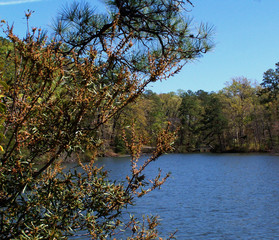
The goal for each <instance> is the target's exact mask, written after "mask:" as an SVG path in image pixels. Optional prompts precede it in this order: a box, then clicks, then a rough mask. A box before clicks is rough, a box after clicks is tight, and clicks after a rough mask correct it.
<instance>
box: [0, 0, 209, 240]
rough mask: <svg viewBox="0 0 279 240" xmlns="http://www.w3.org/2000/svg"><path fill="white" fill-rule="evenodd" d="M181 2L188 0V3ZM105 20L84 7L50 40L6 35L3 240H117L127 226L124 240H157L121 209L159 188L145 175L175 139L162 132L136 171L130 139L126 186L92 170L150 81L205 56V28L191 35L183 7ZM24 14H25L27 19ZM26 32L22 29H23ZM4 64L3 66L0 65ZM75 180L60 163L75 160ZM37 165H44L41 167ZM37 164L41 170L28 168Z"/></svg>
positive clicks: (152, 8) (141, 5)
mask: <svg viewBox="0 0 279 240" xmlns="http://www.w3.org/2000/svg"><path fill="white" fill-rule="evenodd" d="M186 2H188V1H186ZM107 4H108V6H109V8H110V9H111V11H110V14H107V15H105V16H103V15H100V14H96V13H95V12H94V11H93V10H91V9H90V7H89V5H88V4H79V3H75V4H74V5H72V6H70V7H69V8H65V11H64V13H62V15H61V17H60V18H59V19H58V22H57V26H56V37H57V38H56V39H55V40H52V41H49V42H48V41H47V39H46V37H45V35H44V34H43V33H42V31H41V30H36V29H32V32H31V33H30V32H28V34H27V36H26V38H25V39H24V40H21V39H19V38H18V37H16V36H15V35H14V34H13V28H12V27H9V26H7V29H6V30H5V32H6V33H7V37H8V41H9V44H8V45H9V54H8V55H7V56H3V55H1V61H0V63H1V64H2V63H3V62H7V63H10V66H13V67H12V68H2V65H1V85H2V87H1V106H2V110H1V113H2V114H1V127H2V129H1V130H2V134H3V136H2V139H1V146H2V147H3V153H2V154H1V163H0V186H1V187H0V211H1V213H0V233H1V238H3V239H63V238H67V237H68V236H70V235H74V234H75V233H76V232H77V231H80V230H86V231H87V233H88V234H89V235H90V236H91V237H92V238H93V239H106V238H107V237H115V234H117V232H118V231H119V230H121V229H122V228H124V229H125V228H129V227H131V226H132V236H131V239H154V238H158V232H157V231H156V229H155V227H156V225H157V221H156V218H150V219H147V222H148V224H147V225H146V224H145V225H144V224H143V225H141V226H142V228H140V227H138V226H140V225H139V224H138V223H137V222H136V221H135V220H134V219H133V218H132V219H131V220H130V221H129V222H127V223H122V222H121V221H120V218H119V216H120V215H121V213H122V211H123V209H124V208H126V207H127V206H128V205H131V204H133V202H134V201H133V200H134V198H135V197H141V196H143V195H145V194H147V193H148V192H150V191H152V190H154V189H156V188H158V187H160V186H161V185H162V184H163V183H164V181H165V180H166V178H167V177H168V175H167V176H165V177H162V178H161V173H160V172H159V173H158V176H157V177H155V179H154V180H150V181H148V180H146V181H143V179H144V170H145V169H146V167H147V166H149V165H150V163H152V162H153V161H155V160H156V159H157V158H158V157H159V156H160V155H161V154H163V153H164V152H165V151H170V150H171V149H172V145H173V143H174V134H173V133H170V131H169V126H167V127H166V129H165V130H161V131H160V133H159V134H158V137H157V140H156V148H155V151H154V153H153V154H152V155H151V157H150V158H149V159H147V160H146V161H145V162H144V163H143V165H141V166H139V165H138V159H139V157H140V151H141V147H142V144H143V141H142V140H141V139H142V138H141V137H140V136H137V134H135V129H134V128H132V129H131V131H130V138H127V137H126V138H125V144H126V147H127V148H128V149H129V150H130V152H131V174H130V176H127V179H126V180H127V182H126V183H117V182H113V181H109V180H108V179H107V173H106V172H104V171H103V170H102V169H98V168H96V167H95V166H94V160H95V158H96V155H97V153H98V149H99V148H100V146H101V144H102V142H103V141H104V140H105V139H103V138H102V132H103V131H104V129H105V126H106V124H107V123H109V121H110V120H111V119H112V118H113V117H114V116H116V115H117V114H118V113H120V112H121V111H122V110H123V109H124V108H125V107H126V106H127V105H129V104H130V103H132V102H134V101H135V100H136V99H137V98H138V97H139V96H140V95H141V94H142V93H143V92H144V90H145V87H146V86H147V85H148V84H149V83H151V82H154V81H158V80H162V79H166V78H168V77H169V76H172V75H173V74H175V73H176V72H177V71H179V70H180V69H181V67H182V66H183V65H184V64H185V63H186V62H187V61H188V60H189V59H194V58H196V57H199V56H200V55H201V54H202V53H204V52H206V51H207V50H209V49H210V45H209V44H210V41H209V35H208V32H206V31H205V29H204V28H201V29H200V30H198V32H197V33H192V32H190V25H189V22H187V21H186V20H185V19H184V17H183V16H182V14H181V12H180V11H182V10H184V9H183V7H184V6H185V5H183V1H176V0H175V1H158V0H145V1H133V0H128V1H119V0H117V1H107ZM31 13H32V12H28V13H27V14H26V18H27V20H29V18H30V15H31ZM27 23H28V21H27ZM5 57H6V58H7V60H5V61H4V60H3V59H4V58H5ZM86 151H90V152H91V154H92V161H91V162H90V163H89V164H86V165H84V164H82V163H81V161H79V166H80V167H81V168H82V169H83V172H82V173H78V172H76V171H64V170H63V169H62V168H61V165H60V164H59V160H64V159H66V158H67V157H73V156H74V157H75V158H77V159H81V158H82V154H83V153H84V152H86ZM42 161H44V162H42ZM37 163H43V164H42V165H40V166H35V165H36V164H37Z"/></svg>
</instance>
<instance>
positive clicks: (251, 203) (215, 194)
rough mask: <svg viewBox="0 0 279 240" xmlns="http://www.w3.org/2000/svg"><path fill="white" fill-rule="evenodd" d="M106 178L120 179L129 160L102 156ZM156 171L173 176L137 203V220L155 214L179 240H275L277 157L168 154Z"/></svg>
mask: <svg viewBox="0 0 279 240" xmlns="http://www.w3.org/2000/svg"><path fill="white" fill-rule="evenodd" d="M99 164H104V165H105V168H106V169H110V178H112V179H118V180H121V179H124V178H125V176H126V174H127V173H129V158H104V159H102V160H101V161H100V162H99ZM158 168H161V169H163V173H167V172H171V173H172V174H171V177H170V178H169V179H168V180H167V182H166V183H165V184H164V185H163V186H162V188H161V189H160V190H155V191H154V192H152V193H150V194H149V195H147V196H145V197H143V198H141V199H138V200H137V205H136V206H135V207H133V208H131V209H129V210H130V211H131V212H132V213H134V214H135V215H136V216H141V215H146V214H153V215H157V214H158V215H159V216H160V219H161V225H160V226H159V230H160V232H161V233H162V235H163V236H165V237H166V236H168V233H171V232H173V231H175V230H176V229H178V232H177V233H176V235H175V236H176V237H177V239H189V240H201V239H206V240H208V239H214V240H217V239H218V240H219V239H228V240H229V239H232V240H235V239H253V240H256V239H278V238H279V157H277V156H270V155H265V154H219V155H217V154H216V155H215V154H169V155H165V156H163V157H161V158H160V159H159V160H158V161H156V162H154V163H153V164H152V165H151V166H150V168H149V169H148V171H147V173H146V174H147V175H148V176H152V175H153V176H155V174H156V173H157V170H158Z"/></svg>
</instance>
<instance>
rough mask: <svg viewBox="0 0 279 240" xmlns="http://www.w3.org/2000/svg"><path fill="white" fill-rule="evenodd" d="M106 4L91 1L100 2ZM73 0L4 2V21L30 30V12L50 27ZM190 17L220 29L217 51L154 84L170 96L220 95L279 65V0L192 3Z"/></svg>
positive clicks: (36, 22) (34, 22)
mask: <svg viewBox="0 0 279 240" xmlns="http://www.w3.org/2000/svg"><path fill="white" fill-rule="evenodd" d="M99 1H100V0H91V1H90V0H89V2H91V3H92V5H94V4H98V3H99ZM67 2H71V0H0V19H5V20H7V21H8V22H9V23H10V24H12V23H14V29H15V30H14V32H15V33H16V34H18V35H23V34H24V33H25V32H26V24H25V18H24V12H25V11H27V10H28V9H31V10H33V11H35V12H34V14H33V17H32V19H31V23H30V25H31V26H34V27H35V26H36V27H42V28H47V27H48V26H49V25H50V24H51V22H52V19H54V18H55V16H56V15H57V13H58V11H59V9H61V7H62V6H63V5H64V4H66V3H67ZM192 2H193V4H194V6H195V7H194V8H191V11H190V12H189V13H188V14H189V16H191V17H194V23H199V22H204V23H208V24H209V25H213V26H214V27H215V36H214V41H215V44H216V46H215V49H214V50H213V51H212V52H210V53H208V54H206V55H205V56H204V57H202V58H200V59H198V60H197V61H195V62H192V63H189V64H188V65H186V66H185V67H184V69H183V70H182V71H181V72H180V73H179V74H178V75H176V76H175V77H173V78H171V79H168V80H167V81H163V82H158V83H154V84H152V87H150V89H151V90H152V91H155V92H157V93H166V92H171V91H174V92H175V91H176V90H178V89H183V90H188V89H190V90H192V91H197V90H199V89H202V90H204V91H208V92H210V91H218V90H221V89H222V88H223V87H225V82H227V81H230V80H231V79H232V78H234V77H242V76H243V77H246V78H248V79H250V80H251V81H252V82H254V81H257V82H258V83H260V82H261V81H262V75H263V73H264V72H265V71H266V70H267V69H269V68H274V67H275V63H276V62H279V0H192Z"/></svg>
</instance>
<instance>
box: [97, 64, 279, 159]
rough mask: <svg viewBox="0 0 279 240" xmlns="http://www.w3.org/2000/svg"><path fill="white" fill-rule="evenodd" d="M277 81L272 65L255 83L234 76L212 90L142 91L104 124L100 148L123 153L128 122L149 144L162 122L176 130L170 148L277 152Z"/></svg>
mask: <svg viewBox="0 0 279 240" xmlns="http://www.w3.org/2000/svg"><path fill="white" fill-rule="evenodd" d="M276 66H278V65H276ZM278 83H279V69H278V68H276V69H275V70H273V69H269V70H267V71H266V72H265V73H264V74H263V80H262V83H261V84H257V83H253V82H252V81H250V80H248V79H247V78H245V77H238V78H233V79H232V80H231V81H230V82H227V83H226V86H225V87H224V88H223V89H221V90H220V91H218V92H205V91H203V90H199V91H196V92H193V91H191V90H188V91H184V90H181V89H180V90H178V91H177V92H176V93H175V92H170V93H162V94H157V93H154V92H152V91H151V90H147V91H146V92H145V93H144V94H143V95H142V96H141V97H140V98H139V99H138V100H137V101H136V102H135V103H133V104H131V105H129V106H128V107H126V108H125V109H123V110H122V111H121V112H120V113H119V114H117V115H116V116H115V117H114V118H113V119H112V120H111V121H110V122H109V124H107V125H106V126H104V128H103V129H102V133H101V134H102V138H103V139H105V141H104V145H103V152H104V153H105V152H106V149H110V150H113V152H115V153H127V149H126V147H125V144H124V142H123V140H122V130H123V129H122V127H123V126H126V128H127V127H129V126H132V125H134V126H135V129H136V131H137V132H138V134H139V133H141V134H143V136H144V137H145V139H146V144H147V146H149V147H154V146H155V145H154V144H155V136H156V134H157V133H158V132H159V130H160V129H161V128H164V127H165V126H166V125H167V124H170V125H171V127H172V129H173V130H175V131H176V135H177V139H176V141H175V144H174V146H173V147H174V149H173V150H174V151H175V152H274V153H275V152H278V149H279V146H278V130H279V129H278V97H277V93H278ZM148 149H149V148H148V147H146V148H144V149H143V150H145V151H148ZM107 154H109V152H108V153H107Z"/></svg>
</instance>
